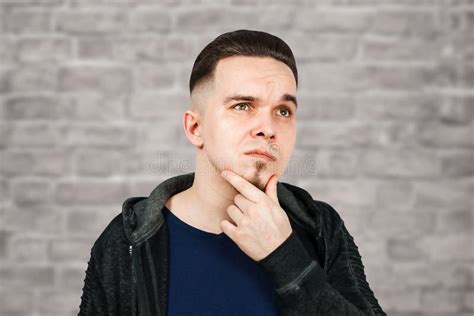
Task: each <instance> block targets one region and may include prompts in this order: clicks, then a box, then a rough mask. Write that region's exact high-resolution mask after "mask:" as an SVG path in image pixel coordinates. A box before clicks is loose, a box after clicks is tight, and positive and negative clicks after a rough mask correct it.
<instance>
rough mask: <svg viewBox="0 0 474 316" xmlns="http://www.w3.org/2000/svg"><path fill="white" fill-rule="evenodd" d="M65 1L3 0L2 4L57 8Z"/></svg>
mask: <svg viewBox="0 0 474 316" xmlns="http://www.w3.org/2000/svg"><path fill="white" fill-rule="evenodd" d="M64 1H65V0H1V1H0V3H1V4H6V5H14V6H22V5H38V6H56V5H61V4H63V3H64Z"/></svg>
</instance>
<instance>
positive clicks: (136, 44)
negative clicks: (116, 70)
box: [113, 36, 164, 62]
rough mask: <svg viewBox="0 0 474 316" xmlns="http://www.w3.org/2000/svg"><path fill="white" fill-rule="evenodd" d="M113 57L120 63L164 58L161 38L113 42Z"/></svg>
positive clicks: (124, 39)
mask: <svg viewBox="0 0 474 316" xmlns="http://www.w3.org/2000/svg"><path fill="white" fill-rule="evenodd" d="M113 52H114V56H116V58H117V59H118V60H120V61H127V62H131V61H156V60H161V59H162V58H163V56H164V48H163V45H162V43H161V38H159V39H156V38H144V37H139V36H136V37H132V38H128V37H126V38H120V39H117V40H115V41H113Z"/></svg>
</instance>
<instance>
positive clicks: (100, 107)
mask: <svg viewBox="0 0 474 316" xmlns="http://www.w3.org/2000/svg"><path fill="white" fill-rule="evenodd" d="M127 102H128V96H125V95H104V94H102V93H78V94H72V95H68V96H66V97H65V98H64V99H63V103H64V104H65V106H72V107H74V108H75V115H74V118H75V119H76V120H78V121H81V122H84V121H99V122H101V121H115V120H120V119H123V118H124V117H125V107H126V104H127Z"/></svg>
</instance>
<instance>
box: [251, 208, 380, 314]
mask: <svg viewBox="0 0 474 316" xmlns="http://www.w3.org/2000/svg"><path fill="white" fill-rule="evenodd" d="M326 205H328V204H326ZM329 208H330V209H331V210H332V211H333V212H332V214H333V215H332V219H330V220H328V221H329V222H331V224H329V225H327V224H324V223H323V224H322V226H324V225H327V226H326V230H323V232H324V233H325V236H323V237H324V238H325V244H326V257H325V258H324V262H325V267H324V269H323V268H322V267H321V266H320V265H319V263H318V262H316V261H315V260H313V258H312V257H311V256H310V255H309V254H308V252H307V251H306V249H305V248H304V246H303V244H302V242H301V240H300V239H299V237H298V236H297V235H296V233H295V231H293V232H292V233H291V235H290V236H289V237H288V238H287V239H286V240H285V241H284V242H283V243H282V244H281V245H280V246H278V247H277V248H276V249H275V250H274V251H273V252H272V253H270V254H269V255H268V256H267V257H265V258H263V259H262V260H260V261H257V262H258V264H260V265H261V266H262V267H263V268H264V270H265V271H266V272H267V274H268V275H269V277H270V279H271V280H272V282H273V284H274V286H275V293H276V297H277V301H276V304H277V307H278V310H279V311H281V313H280V315H386V314H385V312H384V311H383V310H382V308H381V307H380V306H379V304H378V302H377V299H376V298H375V296H374V293H373V292H372V290H371V289H370V287H369V284H368V283H367V281H366V277H365V274H364V266H363V264H362V261H361V256H360V254H359V252H358V248H357V246H356V244H355V242H354V239H353V237H352V236H351V235H350V234H349V232H348V231H347V229H346V227H345V225H344V222H343V221H342V219H340V217H339V215H337V213H336V211H335V210H333V209H332V208H331V207H330V206H329ZM328 227H331V228H330V229H329V230H328Z"/></svg>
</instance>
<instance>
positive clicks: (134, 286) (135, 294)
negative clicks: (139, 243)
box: [129, 245, 142, 316]
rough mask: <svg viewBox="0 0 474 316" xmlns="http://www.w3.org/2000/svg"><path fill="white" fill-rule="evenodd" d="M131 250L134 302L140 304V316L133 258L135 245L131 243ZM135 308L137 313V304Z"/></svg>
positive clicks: (139, 313)
mask: <svg viewBox="0 0 474 316" xmlns="http://www.w3.org/2000/svg"><path fill="white" fill-rule="evenodd" d="M129 251H130V258H131V261H132V284H133V299H132V301H133V303H135V302H136V304H137V305H138V316H140V315H141V314H142V313H141V311H140V300H139V299H138V297H137V296H138V295H137V294H138V293H137V292H136V291H137V289H138V287H137V278H136V273H135V265H134V260H133V246H132V245H130V246H129ZM132 308H133V315H135V306H133V307H132Z"/></svg>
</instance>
